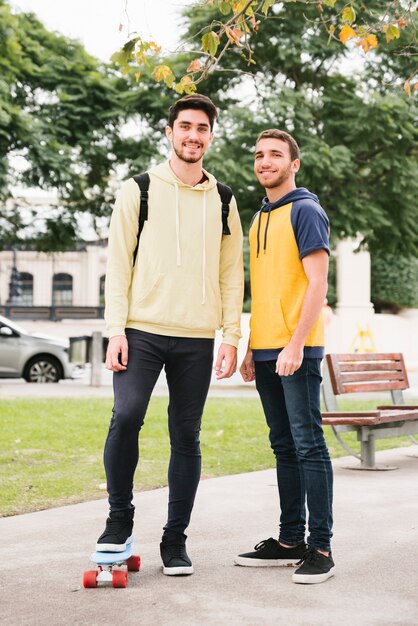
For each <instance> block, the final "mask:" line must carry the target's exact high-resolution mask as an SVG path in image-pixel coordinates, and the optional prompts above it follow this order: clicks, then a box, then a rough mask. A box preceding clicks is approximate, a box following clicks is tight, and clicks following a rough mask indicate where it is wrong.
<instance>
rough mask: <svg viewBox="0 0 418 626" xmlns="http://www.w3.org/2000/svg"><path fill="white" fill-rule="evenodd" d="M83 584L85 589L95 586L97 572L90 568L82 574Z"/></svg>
mask: <svg viewBox="0 0 418 626" xmlns="http://www.w3.org/2000/svg"><path fill="white" fill-rule="evenodd" d="M83 586H84V588H85V589H88V588H92V587H97V572H96V570H90V571H87V572H84V574H83Z"/></svg>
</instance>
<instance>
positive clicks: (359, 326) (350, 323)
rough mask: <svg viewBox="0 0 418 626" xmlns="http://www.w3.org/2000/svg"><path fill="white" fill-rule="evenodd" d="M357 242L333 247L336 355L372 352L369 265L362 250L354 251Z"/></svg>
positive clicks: (357, 246)
mask: <svg viewBox="0 0 418 626" xmlns="http://www.w3.org/2000/svg"><path fill="white" fill-rule="evenodd" d="M358 248H359V240H356V239H346V240H344V241H340V242H339V243H338V245H337V298H338V300H337V307H336V317H337V320H336V321H337V324H336V326H337V329H338V331H337V333H338V344H339V345H338V347H337V346H336V349H338V351H340V352H356V351H360V352H365V351H367V350H369V351H373V350H374V349H375V347H374V345H373V344H374V342H373V336H372V333H371V327H372V322H373V316H374V308H373V304H372V303H371V301H370V283H371V264H370V254H369V253H368V252H367V251H366V250H361V251H359V252H357V250H358Z"/></svg>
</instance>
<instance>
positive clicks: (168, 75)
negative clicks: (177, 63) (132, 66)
mask: <svg viewBox="0 0 418 626" xmlns="http://www.w3.org/2000/svg"><path fill="white" fill-rule="evenodd" d="M154 79H155V80H156V81H157V83H161V82H164V83H165V84H166V85H167V86H168V87H171V86H172V85H173V82H174V74H173V72H172V70H171V68H169V67H168V65H157V66H156V67H155V68H154Z"/></svg>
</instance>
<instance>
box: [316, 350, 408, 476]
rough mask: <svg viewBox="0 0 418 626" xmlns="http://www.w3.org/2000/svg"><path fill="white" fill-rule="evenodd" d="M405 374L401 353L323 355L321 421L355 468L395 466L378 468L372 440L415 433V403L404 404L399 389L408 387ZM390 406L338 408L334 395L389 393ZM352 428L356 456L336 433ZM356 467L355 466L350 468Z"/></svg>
mask: <svg viewBox="0 0 418 626" xmlns="http://www.w3.org/2000/svg"><path fill="white" fill-rule="evenodd" d="M408 387H409V382H408V375H407V372H406V369H405V363H404V360H403V356H402V354H400V353H388V354H385V353H383V354H372V353H367V354H359V353H354V354H327V355H326V363H325V368H324V382H323V385H322V389H323V398H324V404H325V409H326V411H325V412H324V413H323V414H322V416H323V419H322V423H323V424H324V425H329V426H331V427H332V430H333V432H334V434H335V436H336V438H337V440H338V441H339V443H340V444H341V445H342V447H343V448H344V449H345V450H346V451H347V452H348V453H349V454H351V455H353V456H355V457H356V458H357V459H359V460H360V462H361V463H360V464H359V465H358V466H357V468H358V469H367V470H371V469H395V468H392V467H379V466H377V465H376V462H375V440H376V439H383V438H387V437H399V436H401V435H408V436H410V437H411V439H412V440H413V441H414V443H418V440H417V439H415V438H414V437H413V434H417V433H418V406H412V405H406V404H405V403H404V399H403V393H402V392H403V391H404V390H405V389H408ZM389 391H390V393H391V396H392V402H393V404H391V405H381V406H377V407H376V410H374V411H340V410H338V405H337V400H336V396H339V395H342V394H346V393H359V392H389ZM344 431H355V432H356V433H357V439H358V441H360V455H358V454H356V453H354V452H353V451H352V450H351V449H350V448H349V447H348V446H347V444H346V443H345V442H344V440H343V438H342V437H341V435H340V433H341V432H344ZM353 469H356V468H353Z"/></svg>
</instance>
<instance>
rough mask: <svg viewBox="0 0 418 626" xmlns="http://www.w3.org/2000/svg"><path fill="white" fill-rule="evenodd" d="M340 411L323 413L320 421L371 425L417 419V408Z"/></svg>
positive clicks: (329, 424)
mask: <svg viewBox="0 0 418 626" xmlns="http://www.w3.org/2000/svg"><path fill="white" fill-rule="evenodd" d="M361 413H362V412H361V411H358V412H357V413H356V412H355V411H352V412H350V411H346V412H344V411H341V412H340V413H339V412H330V413H323V416H322V423H323V424H324V425H326V426H336V425H341V426H343V425H345V426H373V425H374V424H390V423H392V422H393V423H396V422H397V423H398V425H399V422H411V421H415V420H418V410H414V411H397V410H394V411H393V410H392V411H363V415H361Z"/></svg>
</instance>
